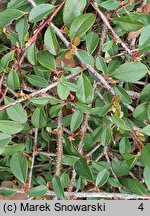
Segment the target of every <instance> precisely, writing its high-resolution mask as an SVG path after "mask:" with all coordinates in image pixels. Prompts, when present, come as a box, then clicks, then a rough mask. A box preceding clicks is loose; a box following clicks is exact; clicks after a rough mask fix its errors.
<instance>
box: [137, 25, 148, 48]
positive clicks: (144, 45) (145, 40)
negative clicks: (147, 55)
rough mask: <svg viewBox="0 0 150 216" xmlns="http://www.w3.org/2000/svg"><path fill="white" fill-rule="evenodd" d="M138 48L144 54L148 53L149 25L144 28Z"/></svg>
mask: <svg viewBox="0 0 150 216" xmlns="http://www.w3.org/2000/svg"><path fill="white" fill-rule="evenodd" d="M139 48H140V49H142V51H144V52H146V51H147V52H150V25H148V26H146V27H144V29H143V31H142V33H141V35H140V38H139Z"/></svg>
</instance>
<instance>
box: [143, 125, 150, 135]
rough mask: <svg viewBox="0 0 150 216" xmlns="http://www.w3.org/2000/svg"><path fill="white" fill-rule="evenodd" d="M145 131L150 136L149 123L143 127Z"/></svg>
mask: <svg viewBox="0 0 150 216" xmlns="http://www.w3.org/2000/svg"><path fill="white" fill-rule="evenodd" d="M142 131H143V133H144V134H146V135H147V136H150V125H147V126H146V127H144V128H143V129H142Z"/></svg>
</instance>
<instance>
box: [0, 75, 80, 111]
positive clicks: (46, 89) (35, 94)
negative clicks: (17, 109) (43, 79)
mask: <svg viewBox="0 0 150 216" xmlns="http://www.w3.org/2000/svg"><path fill="white" fill-rule="evenodd" d="M75 76H77V74H70V75H68V76H67V77H66V79H70V78H72V77H75ZM57 85H58V82H54V83H52V84H50V85H49V86H47V87H46V88H42V89H40V90H38V91H36V92H33V93H31V94H29V95H26V96H27V97H24V98H20V99H18V100H15V101H13V102H11V103H9V104H7V105H4V106H1V107H0V111H3V110H5V109H7V108H9V107H11V106H14V105H16V104H18V103H21V102H23V101H26V100H28V99H31V98H33V97H35V96H37V95H40V94H42V93H45V92H47V91H49V90H51V89H52V88H54V87H56V86H57Z"/></svg>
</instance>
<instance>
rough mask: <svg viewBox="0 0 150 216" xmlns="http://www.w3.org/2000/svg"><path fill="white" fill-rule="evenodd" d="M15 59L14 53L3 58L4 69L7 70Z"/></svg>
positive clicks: (9, 53)
mask: <svg viewBox="0 0 150 216" xmlns="http://www.w3.org/2000/svg"><path fill="white" fill-rule="evenodd" d="M13 58H14V52H13V51H11V52H8V53H7V54H5V55H4V56H3V57H2V58H1V65H2V67H3V68H6V67H7V66H8V63H9V62H11V61H12V60H13Z"/></svg>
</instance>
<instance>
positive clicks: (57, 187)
mask: <svg viewBox="0 0 150 216" xmlns="http://www.w3.org/2000/svg"><path fill="white" fill-rule="evenodd" d="M52 186H53V190H54V192H55V193H56V196H57V197H58V198H60V199H61V200H65V199H66V197H65V194H64V191H63V187H62V184H61V181H60V178H59V177H58V176H54V177H53V179H52Z"/></svg>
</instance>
